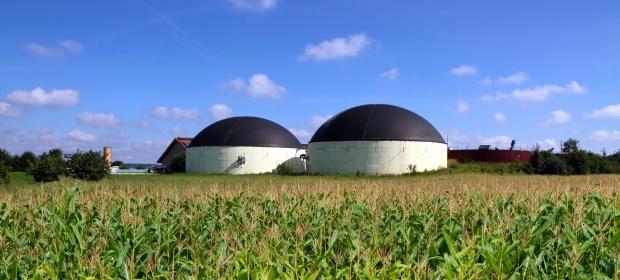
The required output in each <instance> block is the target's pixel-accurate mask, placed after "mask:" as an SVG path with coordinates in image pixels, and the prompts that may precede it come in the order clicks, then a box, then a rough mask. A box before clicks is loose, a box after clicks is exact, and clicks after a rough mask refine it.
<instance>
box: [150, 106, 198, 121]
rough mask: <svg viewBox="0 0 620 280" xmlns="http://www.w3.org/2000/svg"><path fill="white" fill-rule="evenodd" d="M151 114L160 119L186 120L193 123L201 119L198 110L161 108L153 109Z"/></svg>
mask: <svg viewBox="0 0 620 280" xmlns="http://www.w3.org/2000/svg"><path fill="white" fill-rule="evenodd" d="M151 114H152V115H153V116H156V117H159V118H174V119H186V120H193V121H196V120H198V119H200V113H199V112H198V110H196V109H181V108H168V107H163V106H160V107H157V108H155V109H153V110H152V111H151Z"/></svg>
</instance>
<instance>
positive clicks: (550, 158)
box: [530, 149, 567, 174]
mask: <svg viewBox="0 0 620 280" xmlns="http://www.w3.org/2000/svg"><path fill="white" fill-rule="evenodd" d="M530 164H531V165H532V170H533V172H534V173H536V174H567V167H566V163H565V162H564V160H562V159H561V158H560V157H558V156H557V155H556V154H554V153H553V149H551V150H546V151H544V150H543V151H541V150H539V149H536V150H535V151H534V152H533V153H532V159H531V160H530Z"/></svg>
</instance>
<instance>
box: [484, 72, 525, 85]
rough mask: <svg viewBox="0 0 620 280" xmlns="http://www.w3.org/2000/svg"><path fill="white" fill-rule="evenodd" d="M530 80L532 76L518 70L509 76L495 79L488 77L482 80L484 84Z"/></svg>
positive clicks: (516, 82) (514, 82)
mask: <svg viewBox="0 0 620 280" xmlns="http://www.w3.org/2000/svg"><path fill="white" fill-rule="evenodd" d="M529 80H530V76H529V75H528V74H527V73H525V72H517V73H514V74H512V75H510V76H508V77H499V78H497V79H493V78H491V77H486V78H484V80H482V84H483V85H492V84H521V83H525V82H527V81H529Z"/></svg>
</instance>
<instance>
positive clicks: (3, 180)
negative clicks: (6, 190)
mask: <svg viewBox="0 0 620 280" xmlns="http://www.w3.org/2000/svg"><path fill="white" fill-rule="evenodd" d="M10 182H11V178H10V177H9V167H8V166H7V165H6V164H5V163H4V161H3V160H0V185H6V184H9V183H10Z"/></svg>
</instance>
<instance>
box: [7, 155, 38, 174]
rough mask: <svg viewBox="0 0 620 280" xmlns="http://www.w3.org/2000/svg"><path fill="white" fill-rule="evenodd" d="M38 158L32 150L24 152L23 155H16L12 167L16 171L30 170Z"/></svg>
mask: <svg viewBox="0 0 620 280" xmlns="http://www.w3.org/2000/svg"><path fill="white" fill-rule="evenodd" d="M36 160H37V156H36V155H35V154H34V153H33V152H30V151H26V152H24V153H22V155H21V156H19V157H18V156H15V157H14V158H13V162H12V167H13V170H14V171H21V172H24V171H28V168H30V165H31V164H33V163H34V162H35V161H36Z"/></svg>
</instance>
